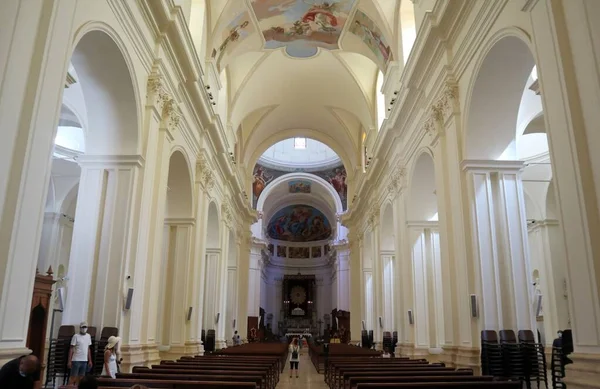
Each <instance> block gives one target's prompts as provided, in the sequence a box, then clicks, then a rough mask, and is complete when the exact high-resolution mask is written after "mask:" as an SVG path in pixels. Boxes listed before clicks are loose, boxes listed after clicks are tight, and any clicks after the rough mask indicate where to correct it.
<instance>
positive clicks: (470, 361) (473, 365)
mask: <svg viewBox="0 0 600 389" xmlns="http://www.w3.org/2000/svg"><path fill="white" fill-rule="evenodd" d="M454 365H455V367H456V368H460V369H473V374H475V375H480V374H481V350H480V349H479V347H457V348H456V357H455V359H454Z"/></svg>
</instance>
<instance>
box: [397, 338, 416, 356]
mask: <svg viewBox="0 0 600 389" xmlns="http://www.w3.org/2000/svg"><path fill="white" fill-rule="evenodd" d="M413 352H414V344H412V343H400V342H398V343H396V348H395V349H394V355H395V356H397V357H409V358H410V357H412V356H413Z"/></svg>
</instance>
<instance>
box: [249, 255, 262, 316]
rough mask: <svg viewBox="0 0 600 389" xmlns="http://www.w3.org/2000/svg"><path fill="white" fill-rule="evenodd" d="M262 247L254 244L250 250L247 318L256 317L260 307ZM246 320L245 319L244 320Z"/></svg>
mask: <svg viewBox="0 0 600 389" xmlns="http://www.w3.org/2000/svg"><path fill="white" fill-rule="evenodd" d="M261 251H262V245H259V244H256V243H254V244H253V245H252V247H251V250H250V267H249V277H248V316H258V314H259V307H260V283H261V272H262V269H261V262H262V253H261ZM246 320H247V318H246Z"/></svg>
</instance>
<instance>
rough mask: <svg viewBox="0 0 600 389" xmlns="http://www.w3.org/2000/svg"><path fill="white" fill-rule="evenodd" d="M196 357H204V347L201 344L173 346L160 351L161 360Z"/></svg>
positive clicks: (191, 343)
mask: <svg viewBox="0 0 600 389" xmlns="http://www.w3.org/2000/svg"><path fill="white" fill-rule="evenodd" d="M195 355H204V346H202V343H201V342H186V343H185V344H184V345H171V346H168V348H165V349H163V350H160V359H162V360H168V361H174V360H177V359H179V358H181V357H191V356H195Z"/></svg>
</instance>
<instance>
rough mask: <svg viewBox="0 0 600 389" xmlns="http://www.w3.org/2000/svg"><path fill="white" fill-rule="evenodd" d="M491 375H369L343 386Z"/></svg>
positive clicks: (482, 378) (481, 379)
mask: <svg viewBox="0 0 600 389" xmlns="http://www.w3.org/2000/svg"><path fill="white" fill-rule="evenodd" d="M493 379H494V377H492V376H465V375H448V374H447V373H446V374H445V375H417V376H371V377H352V378H350V380H349V381H348V383H347V384H346V386H345V388H356V386H357V385H358V384H365V383H372V384H380V383H391V384H397V383H410V382H437V383H446V382H480V383H481V382H489V381H492V380H493Z"/></svg>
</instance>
